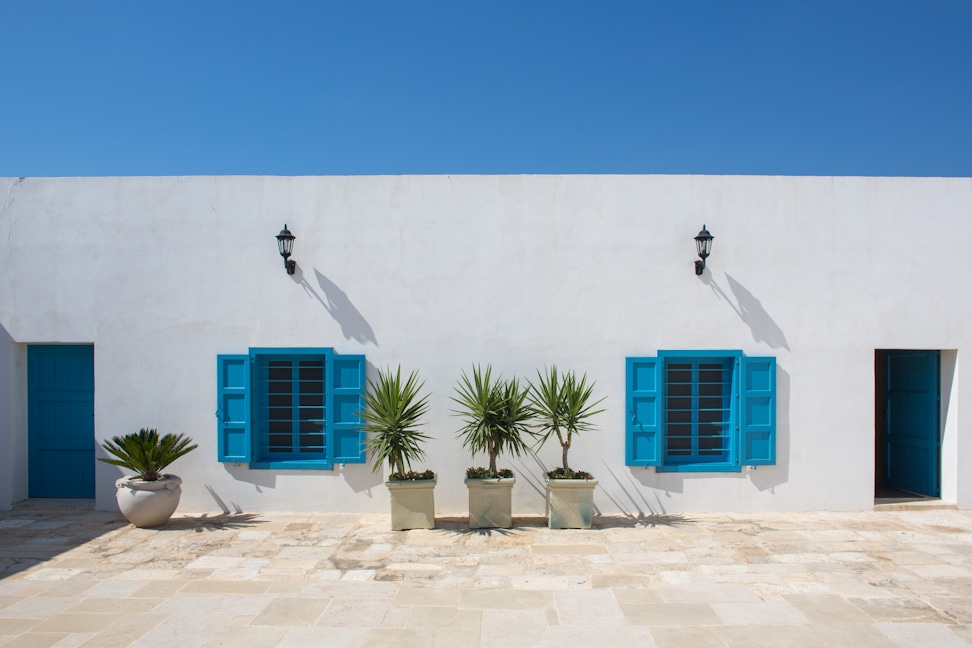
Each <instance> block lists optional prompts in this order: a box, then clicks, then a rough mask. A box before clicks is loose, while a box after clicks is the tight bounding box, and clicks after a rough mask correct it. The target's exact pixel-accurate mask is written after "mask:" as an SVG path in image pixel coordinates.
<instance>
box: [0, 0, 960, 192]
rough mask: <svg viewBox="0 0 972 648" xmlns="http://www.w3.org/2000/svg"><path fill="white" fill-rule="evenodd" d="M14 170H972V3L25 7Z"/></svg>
mask: <svg viewBox="0 0 972 648" xmlns="http://www.w3.org/2000/svg"><path fill="white" fill-rule="evenodd" d="M0 22H2V25H3V29H2V36H0V61H2V63H3V65H2V69H3V73H2V77H0V79H2V80H0V88H2V101H0V176H64V175H197V174H220V175H222V174H273V175H317V174H338V175H341V174H403V173H418V174H425V173H717V174H737V173H738V174H785V175H793V174H799V175H803V174H807V175H921V176H928V175H932V176H934V175H943V176H972V2H970V1H968V0H921V1H914V2H901V1H897V0H874V1H868V2H864V1H861V2H857V1H852V0H835V1H823V2H812V1H810V0H805V1H800V2H790V1H785V0H784V1H780V0H767V1H765V2H745V1H734V2H729V1H726V0H723V1H718V2H690V1H681V0H665V1H664V2H661V1H649V0H642V1H637V2H634V1H632V2H615V1H611V0H589V1H586V2H573V1H558V2H540V1H531V0H514V1H510V2H506V1H498V0H481V1H477V2H471V1H470V2H464V1H459V0H442V1H441V2H421V1H414V0H394V1H389V2H371V1H367V0H357V1H354V2H352V1H348V2H326V1H313V2H286V1H281V0H278V1H275V2H269V1H268V2H257V1H255V0H233V1H232V2H230V1H226V2H217V1H208V0H193V1H191V2H190V1H183V0H175V1H170V0H165V1H154V2H150V1H147V0H146V1H141V0H137V1H130V0H125V1H122V0H119V1H117V2H100V1H88V0H85V1H78V0H71V1H64V2H53V1H45V0H29V1H28V0H22V1H15V0H4V1H3V2H2V4H0Z"/></svg>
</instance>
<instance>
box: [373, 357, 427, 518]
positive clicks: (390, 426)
mask: <svg viewBox="0 0 972 648" xmlns="http://www.w3.org/2000/svg"><path fill="white" fill-rule="evenodd" d="M424 385H425V383H424V382H423V383H420V382H419V377H418V372H415V371H413V372H412V373H411V374H409V376H408V378H407V379H405V380H402V368H401V367H398V368H397V370H396V371H395V372H394V373H392V371H391V369H388V370H386V371H382V370H380V369H379V370H378V380H376V381H372V380H370V379H369V380H368V391H367V392H366V393H365V408H364V411H362V412H361V414H360V416H361V418H362V419H364V422H365V430H366V431H367V432H368V434H369V435H371V436H370V437H369V438H368V441H367V449H368V452H369V454H370V455H371V457H372V459H373V460H374V462H375V463H374V466H373V470H374V471H375V472H378V470H379V469H380V468H381V465H382V463H383V462H388V468H389V470H390V471H391V474H389V476H388V481H386V482H385V486H386V487H387V488H388V494H389V498H390V500H391V526H392V529H393V530H395V531H401V530H404V529H434V528H435V482H436V479H435V473H434V472H432V471H431V470H426V471H424V472H415V471H413V470H412V469H411V468H412V462H413V461H415V460H418V459H421V458H423V457H424V456H425V450H423V449H422V444H423V443H424V442H425V441H427V440H428V439H429V437H428V436H426V435H425V434H423V433H422V432H421V431H420V430H419V429H418V428H419V426H420V425H422V422H421V419H422V417H424V416H425V415H426V413H427V412H428V410H429V395H428V394H426V395H424V396H422V395H420V392H421V391H422V387H423V386H424Z"/></svg>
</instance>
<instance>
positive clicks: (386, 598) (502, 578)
mask: <svg viewBox="0 0 972 648" xmlns="http://www.w3.org/2000/svg"><path fill="white" fill-rule="evenodd" d="M514 522H515V524H514V528H512V529H508V530H507V529H503V530H479V531H470V530H469V529H468V528H466V526H465V520H464V519H463V518H442V519H440V520H439V528H437V529H432V530H416V531H408V532H391V531H389V529H388V517H387V516H384V515H351V514H308V513H267V514H236V515H179V516H177V517H175V518H174V519H173V521H172V522H171V523H170V524H169V525H168V526H167V527H165V528H162V529H157V530H152V529H135V528H133V527H131V526H130V525H128V524H126V523H125V522H124V520H122V519H121V518H120V517H118V516H117V515H113V514H109V513H102V512H94V511H78V510H60V511H59V510H56V509H47V508H44V509H41V508H38V509H30V508H26V509H23V510H16V511H11V512H4V513H0V646H4V647H7V646H11V647H17V646H41V647H46V646H58V647H59V648H68V647H72V646H82V647H84V648H99V647H100V648H107V647H112V648H128V647H137V648H152V647H154V646H166V647H167V648H171V647H172V646H179V647H180V648H183V647H185V648H194V647H199V646H203V647H206V648H213V647H216V646H255V647H257V648H260V647H263V646H267V647H271V646H272V647H281V646H282V647H300V646H315V647H316V646H322V645H327V646H337V647H339V648H340V647H344V646H348V647H349V648H356V647H359V646H368V647H377V646H394V647H395V648H403V647H409V646H429V647H430V648H435V647H436V646H447V647H449V648H454V647H455V646H457V645H461V646H472V647H475V646H479V647H489V646H510V645H516V646H543V647H552V646H559V645H575V644H576V645H585V646H592V647H594V646H610V647H611V648H618V647H623V646H639V647H642V646H645V647H648V648H650V647H651V646H658V647H659V648H668V647H670V646H693V648H694V647H702V648H705V647H708V646H713V647H715V646H718V647H721V648H726V647H732V646H746V648H752V647H753V646H773V647H774V648H775V647H776V646H783V645H788V646H828V647H833V646H853V647H854V648H869V647H875V648H881V647H897V648H900V647H904V646H914V647H919V648H920V647H923V646H935V647H936V648H938V647H945V648H949V647H951V646H955V647H958V646H972V603H970V601H972V512H965V511H955V510H929V511H900V512H885V511H881V512H856V513H788V514H714V515H693V516H679V515H671V514H655V515H643V516H639V517H637V518H623V517H617V518H599V519H597V520H596V524H595V528H593V529H590V530H561V531H552V530H549V529H547V528H546V527H545V526H544V521H543V520H542V519H540V518H533V517H530V518H515V520H514Z"/></svg>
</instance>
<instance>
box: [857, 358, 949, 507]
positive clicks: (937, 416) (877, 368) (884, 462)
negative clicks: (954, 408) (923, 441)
mask: <svg viewBox="0 0 972 648" xmlns="http://www.w3.org/2000/svg"><path fill="white" fill-rule="evenodd" d="M906 354H926V355H931V356H933V357H934V362H935V369H934V372H933V376H934V380H935V386H934V390H933V391H934V395H935V396H934V398H935V402H934V406H933V408H932V409H933V412H934V422H933V423H932V424H931V425H930V430H929V439H928V440H929V442H931V443H933V444H934V464H935V465H934V468H933V470H932V471H931V473H932V475H933V479H934V487H933V488H932V489H931V490H932V491H933V493H914V494H915V496H920V497H931V498H940V497H941V494H942V445H943V426H942V420H943V417H944V415H945V413H944V412H942V351H941V350H939V349H875V351H874V442H875V443H874V483H875V487H876V488H877V487H878V486H887V487H890V488H894V489H897V490H903V489H901V488H900V484H898V485H896V484H894V483H893V482H892V481H891V478H890V475H889V468H890V466H889V461H890V458H889V456H888V454H889V441H888V430H889V426H890V424H891V421H890V419H889V418H888V402H889V382H888V378H889V377H888V370H889V358H890V357H893V356H895V355H898V356H903V355H906ZM925 457H927V455H925ZM915 460H921V458H920V457H915ZM926 460H927V459H926ZM904 492H908V493H912V492H913V491H910V490H908V491H904Z"/></svg>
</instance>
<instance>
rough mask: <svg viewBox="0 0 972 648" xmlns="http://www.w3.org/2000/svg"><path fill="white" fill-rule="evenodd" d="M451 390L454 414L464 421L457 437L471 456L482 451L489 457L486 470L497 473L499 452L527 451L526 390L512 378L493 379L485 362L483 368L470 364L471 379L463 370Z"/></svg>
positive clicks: (528, 415)
mask: <svg viewBox="0 0 972 648" xmlns="http://www.w3.org/2000/svg"><path fill="white" fill-rule="evenodd" d="M455 389H456V396H454V397H453V398H452V400H453V401H454V402H455V403H456V404H457V405H458V406H459V409H457V410H454V413H455V414H456V415H457V416H460V417H461V418H462V419H463V422H464V424H463V426H462V427H461V428H460V429H459V433H458V435H457V436H458V437H460V438H462V445H463V447H464V448H468V449H469V450H470V451H471V452H472V453H473V454H474V455H475V454H476V453H479V452H483V453H486V454H487V455H488V456H489V472H490V474H491V475H492V476H493V477H495V476H497V475H498V474H499V471H498V470H497V468H496V459H497V457H498V456H499V455H500V454H501V453H503V452H508V453H510V454H512V455H513V456H519V455H520V454H522V453H523V452H527V451H529V446H528V445H527V443H526V441H525V437H527V436H532V435H533V431H532V430H531V429H530V425H529V424H530V419H531V417H532V412H531V410H530V407H529V406H528V404H527V389H526V388H521V387H520V384H519V382H518V381H517V380H516V379H515V378H513V379H511V380H503V379H502V377H500V378H497V379H496V380H495V381H494V380H493V378H492V367H491V366H489V365H487V366H486V370H485V371H483V370H482V369H481V368H480V367H478V366H476V367H473V376H472V380H470V379H469V376H467V375H466V373H465V372H463V373H462V376H461V377H460V379H459V386H458V387H456V388H455Z"/></svg>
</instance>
